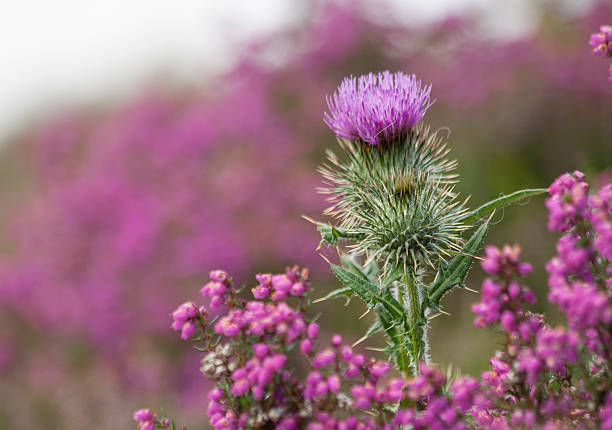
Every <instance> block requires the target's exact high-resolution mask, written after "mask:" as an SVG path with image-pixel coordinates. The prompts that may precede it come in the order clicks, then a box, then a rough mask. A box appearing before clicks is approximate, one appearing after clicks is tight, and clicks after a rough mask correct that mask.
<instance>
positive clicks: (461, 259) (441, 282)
mask: <svg viewBox="0 0 612 430" xmlns="http://www.w3.org/2000/svg"><path fill="white" fill-rule="evenodd" d="M488 229H489V223H488V222H484V223H483V224H482V225H481V226H480V227H478V230H476V232H475V233H474V234H473V235H472V237H470V239H469V240H468V241H467V242H466V243H465V245H464V247H463V250H462V253H461V255H458V256H456V257H454V258H453V259H452V260H451V261H450V262H449V263H448V264H442V267H441V268H440V272H439V274H438V279H437V280H436V281H435V282H434V283H432V284H430V285H429V287H428V288H427V289H428V291H429V292H428V299H429V305H430V307H432V308H434V309H435V308H437V307H438V305H439V304H440V299H441V298H442V296H443V295H444V294H445V293H446V292H448V291H449V290H450V289H451V288H453V287H454V286H455V285H461V284H462V283H463V281H464V280H465V277H466V275H467V272H468V270H470V267H471V265H472V260H473V257H472V256H474V255H476V254H477V253H478V250H479V249H480V246H481V245H482V242H483V241H484V239H485V236H486V235H487V231H488Z"/></svg>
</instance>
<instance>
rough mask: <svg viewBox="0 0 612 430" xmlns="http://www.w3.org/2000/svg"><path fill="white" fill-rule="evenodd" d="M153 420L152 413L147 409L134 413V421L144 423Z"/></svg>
mask: <svg viewBox="0 0 612 430" xmlns="http://www.w3.org/2000/svg"><path fill="white" fill-rule="evenodd" d="M152 419H153V413H151V411H150V410H149V409H139V410H137V411H136V412H134V421H138V422H144V421H151V420H152Z"/></svg>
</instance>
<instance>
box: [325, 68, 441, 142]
mask: <svg viewBox="0 0 612 430" xmlns="http://www.w3.org/2000/svg"><path fill="white" fill-rule="evenodd" d="M430 94H431V85H427V86H423V85H422V84H421V81H417V79H416V76H415V75H405V74H404V73H402V72H396V73H391V72H389V71H384V72H381V73H378V74H376V75H375V74H373V73H370V74H368V75H363V76H360V77H359V78H356V77H354V76H351V77H348V78H345V79H344V81H342V83H341V84H340V86H339V87H338V89H337V90H336V92H335V93H334V94H333V95H332V96H331V97H330V96H328V97H327V105H328V107H329V112H330V113H327V112H325V114H324V118H323V120H324V121H325V124H327V126H328V127H329V128H330V129H331V130H332V131H333V132H334V133H336V134H337V135H338V136H339V137H342V138H345V139H351V140H357V139H361V140H362V141H364V142H366V143H369V144H371V145H378V144H379V143H381V142H390V141H392V140H394V139H397V138H400V137H401V136H402V135H404V134H405V133H406V132H408V130H409V129H410V128H411V127H413V126H414V125H415V124H416V123H418V122H419V121H420V120H421V119H422V118H423V116H424V115H425V112H426V111H427V109H429V107H430V106H431V105H432V104H433V101H432V100H431V98H430Z"/></svg>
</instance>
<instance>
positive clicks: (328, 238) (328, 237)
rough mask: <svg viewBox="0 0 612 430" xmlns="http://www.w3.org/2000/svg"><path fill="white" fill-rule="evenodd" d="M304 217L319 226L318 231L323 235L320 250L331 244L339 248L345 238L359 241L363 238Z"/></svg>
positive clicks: (357, 234)
mask: <svg viewBox="0 0 612 430" xmlns="http://www.w3.org/2000/svg"><path fill="white" fill-rule="evenodd" d="M302 217H303V218H304V219H305V220H307V221H309V222H311V223H313V224H314V225H316V226H317V230H318V231H319V233H321V242H320V243H319V246H318V248H320V247H321V246H322V245H324V244H325V243H328V244H330V245H332V246H337V245H338V239H339V238H343V239H359V238H361V236H362V235H361V234H359V233H353V232H349V231H347V230H346V229H344V228H340V227H334V226H333V225H331V224H329V223H324V222H319V221H315V220H313V219H312V218H310V217H307V216H305V215H302Z"/></svg>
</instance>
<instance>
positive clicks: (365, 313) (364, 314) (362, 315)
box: [357, 309, 370, 320]
mask: <svg viewBox="0 0 612 430" xmlns="http://www.w3.org/2000/svg"><path fill="white" fill-rule="evenodd" d="M368 313H370V310H369V309H368V310H367V311H365V312H364V313H363V314H361V316H360V317H359V318H357V319H359V320H360V319H361V318H363V317H365V316H366V315H367V314H368Z"/></svg>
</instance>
